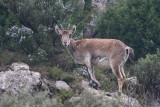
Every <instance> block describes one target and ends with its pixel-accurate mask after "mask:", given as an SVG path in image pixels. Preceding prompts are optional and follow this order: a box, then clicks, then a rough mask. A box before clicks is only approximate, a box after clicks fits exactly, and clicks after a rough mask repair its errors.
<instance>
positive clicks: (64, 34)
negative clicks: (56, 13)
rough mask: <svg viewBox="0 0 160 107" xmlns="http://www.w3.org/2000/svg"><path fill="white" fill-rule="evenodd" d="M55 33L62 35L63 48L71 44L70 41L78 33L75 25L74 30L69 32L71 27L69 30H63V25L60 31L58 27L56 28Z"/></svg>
mask: <svg viewBox="0 0 160 107" xmlns="http://www.w3.org/2000/svg"><path fill="white" fill-rule="evenodd" d="M55 31H56V33H57V34H58V35H61V36H62V38H61V41H62V44H63V46H65V47H67V46H68V45H69V44H70V40H71V38H72V35H73V34H74V33H75V31H76V26H75V25H74V26H73V27H72V29H70V30H69V26H68V29H67V30H64V29H63V26H62V25H61V29H59V27H58V26H55Z"/></svg>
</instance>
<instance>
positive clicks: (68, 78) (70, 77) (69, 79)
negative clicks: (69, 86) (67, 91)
mask: <svg viewBox="0 0 160 107" xmlns="http://www.w3.org/2000/svg"><path fill="white" fill-rule="evenodd" d="M62 80H63V81H65V82H67V83H71V82H73V81H74V80H76V77H75V76H74V75H72V74H63V76H62Z"/></svg>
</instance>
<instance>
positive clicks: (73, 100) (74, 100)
mask: <svg viewBox="0 0 160 107" xmlns="http://www.w3.org/2000/svg"><path fill="white" fill-rule="evenodd" d="M80 99H81V97H71V98H70V99H69V102H70V103H74V102H76V101H79V100H80Z"/></svg>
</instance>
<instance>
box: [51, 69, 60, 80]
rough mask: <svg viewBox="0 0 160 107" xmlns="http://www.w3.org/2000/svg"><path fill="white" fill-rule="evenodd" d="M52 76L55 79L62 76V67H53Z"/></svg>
mask: <svg viewBox="0 0 160 107" xmlns="http://www.w3.org/2000/svg"><path fill="white" fill-rule="evenodd" d="M49 72H50V75H49V76H50V78H52V79H53V80H58V79H61V78H62V75H63V72H62V70H61V69H60V68H58V67H52V68H51V69H50V70H49Z"/></svg>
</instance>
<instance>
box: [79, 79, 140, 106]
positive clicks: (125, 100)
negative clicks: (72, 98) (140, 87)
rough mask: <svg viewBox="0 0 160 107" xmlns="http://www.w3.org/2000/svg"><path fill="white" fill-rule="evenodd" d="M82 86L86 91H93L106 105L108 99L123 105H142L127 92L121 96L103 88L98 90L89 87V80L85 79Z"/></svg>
mask: <svg viewBox="0 0 160 107" xmlns="http://www.w3.org/2000/svg"><path fill="white" fill-rule="evenodd" d="M81 86H82V88H83V89H84V90H85V91H87V92H89V93H91V94H92V95H93V96H95V97H98V98H101V101H103V103H104V105H105V102H106V101H114V102H115V103H117V102H119V104H120V106H121V107H141V105H140V104H139V102H138V101H137V100H136V99H135V98H132V97H129V96H127V95H125V94H122V95H121V96H119V95H118V93H117V92H114V93H110V92H105V91H103V90H96V89H94V88H91V87H89V82H86V81H84V80H83V81H82V83H81Z"/></svg>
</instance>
